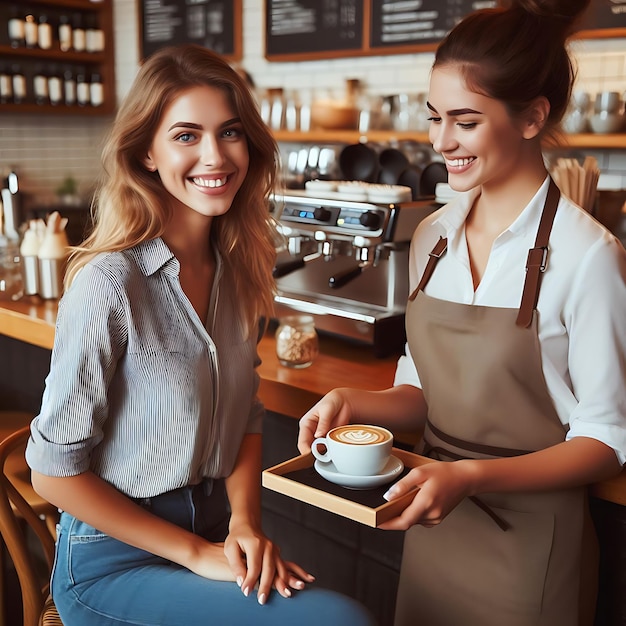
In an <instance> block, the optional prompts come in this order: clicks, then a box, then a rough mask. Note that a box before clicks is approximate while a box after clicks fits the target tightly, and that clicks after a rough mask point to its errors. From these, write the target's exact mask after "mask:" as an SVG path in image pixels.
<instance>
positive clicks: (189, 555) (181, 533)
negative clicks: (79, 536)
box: [32, 471, 230, 580]
mask: <svg viewBox="0 0 626 626" xmlns="http://www.w3.org/2000/svg"><path fill="white" fill-rule="evenodd" d="M32 482H33V486H34V487H35V490H36V491H37V493H38V494H39V495H41V497H43V498H44V499H46V500H48V501H49V502H51V503H52V504H54V505H55V506H57V507H59V508H60V509H62V510H63V511H67V512H68V513H70V514H71V515H73V516H74V517H76V518H78V519H80V520H81V521H83V522H85V523H86V524H89V525H90V526H93V527H94V528H97V529H98V530H100V531H102V532H103V533H105V534H107V535H109V536H111V537H114V538H115V539H118V540H119V541H123V542H124V543H127V544H129V545H132V546H134V547H136V548H140V549H142V550H146V551H147V552H150V553H152V554H155V555H157V556H160V557H163V558H165V559H167V560H169V561H173V562H175V563H178V564H180V565H182V566H184V567H188V568H189V569H194V567H195V566H194V563H196V561H197V560H199V559H200V558H201V556H200V555H202V558H205V559H206V557H207V556H209V555H210V553H211V552H212V551H215V555H214V556H215V559H216V561H217V562H216V568H215V573H214V576H215V578H216V579H226V580H228V579H230V578H228V576H227V573H228V570H227V569H224V568H223V566H222V564H221V563H220V561H223V549H222V547H221V546H219V545H217V544H210V543H209V542H207V541H205V540H204V539H202V538H200V537H197V536H196V535H194V534H193V533H190V532H188V531H187V530H185V529H183V528H180V527H179V526H176V525H175V524H172V523H170V522H168V521H166V520H163V519H161V518H160V517H157V516H156V515H153V514H152V513H150V512H149V511H147V510H146V509H144V508H142V507H141V506H139V505H138V504H137V503H135V502H133V501H132V500H131V499H130V498H128V497H126V496H125V495H124V494H122V493H121V492H120V491H118V490H117V489H115V488H114V487H112V486H111V485H110V484H109V483H107V482H106V481H104V480H102V479H101V478H99V477H98V476H96V475H95V474H93V473H92V472H85V473H83V474H79V475H77V476H70V477H63V478H58V477H51V476H45V475H43V474H40V473H38V472H35V471H33V472H32Z"/></svg>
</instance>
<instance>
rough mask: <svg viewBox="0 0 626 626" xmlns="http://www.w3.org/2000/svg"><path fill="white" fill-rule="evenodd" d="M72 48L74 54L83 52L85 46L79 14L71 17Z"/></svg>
mask: <svg viewBox="0 0 626 626" xmlns="http://www.w3.org/2000/svg"><path fill="white" fill-rule="evenodd" d="M72 46H73V48H74V50H76V52H84V51H85V47H86V46H87V41H86V36H85V28H84V27H83V16H82V15H81V14H80V13H74V16H73V17H72Z"/></svg>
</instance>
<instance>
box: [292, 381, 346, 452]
mask: <svg viewBox="0 0 626 626" xmlns="http://www.w3.org/2000/svg"><path fill="white" fill-rule="evenodd" d="M351 391H352V390H350V389H333V390H332V391H330V392H329V393H327V394H326V395H325V396H324V397H323V398H322V399H321V400H320V401H319V402H318V403H317V404H316V405H314V406H313V408H311V409H309V410H308V411H307V412H306V413H305V414H304V415H303V416H302V417H301V418H300V431H299V433H298V450H300V453H301V454H306V453H307V452H310V451H311V444H312V443H313V441H314V440H315V439H317V437H324V435H326V433H327V432H328V431H329V430H331V429H333V428H335V427H336V426H343V425H344V424H349V423H350V420H351V417H352V408H351V406H350V402H349V395H350V392H351Z"/></svg>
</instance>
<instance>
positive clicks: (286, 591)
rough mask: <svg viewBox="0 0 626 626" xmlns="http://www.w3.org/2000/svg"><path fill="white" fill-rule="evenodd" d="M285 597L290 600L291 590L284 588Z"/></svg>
mask: <svg viewBox="0 0 626 626" xmlns="http://www.w3.org/2000/svg"><path fill="white" fill-rule="evenodd" d="M285 595H286V596H287V597H288V598H291V589H289V588H286V589H285Z"/></svg>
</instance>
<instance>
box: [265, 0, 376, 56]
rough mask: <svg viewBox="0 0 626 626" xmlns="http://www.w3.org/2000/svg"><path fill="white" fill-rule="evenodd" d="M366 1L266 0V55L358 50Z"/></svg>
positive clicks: (353, 51)
mask: <svg viewBox="0 0 626 626" xmlns="http://www.w3.org/2000/svg"><path fill="white" fill-rule="evenodd" d="M363 2H364V0H296V1H294V0H267V1H266V3H265V23H266V56H267V57H268V58H271V57H274V58H275V59H277V58H278V57H280V56H281V55H284V54H288V55H293V54H298V53H300V54H307V53H313V54H316V53H317V54H319V53H325V52H330V51H332V52H333V53H341V52H344V53H346V52H347V53H352V54H354V53H355V52H357V53H358V52H359V51H360V50H361V49H362V47H363ZM333 56H338V54H333Z"/></svg>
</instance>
